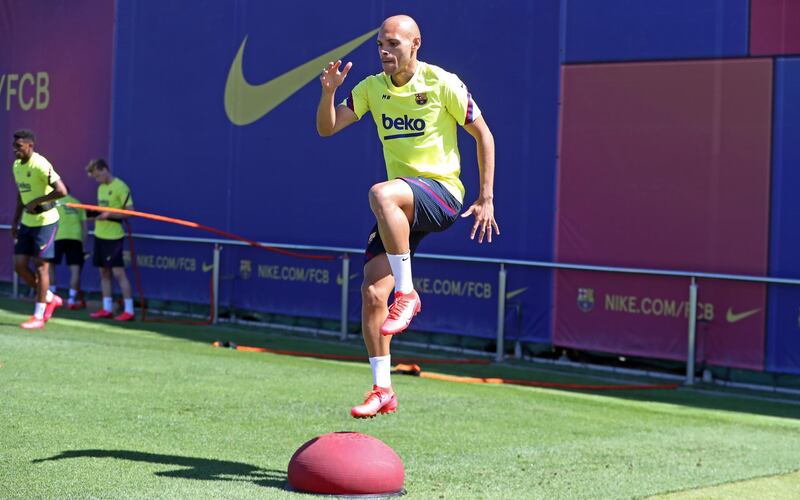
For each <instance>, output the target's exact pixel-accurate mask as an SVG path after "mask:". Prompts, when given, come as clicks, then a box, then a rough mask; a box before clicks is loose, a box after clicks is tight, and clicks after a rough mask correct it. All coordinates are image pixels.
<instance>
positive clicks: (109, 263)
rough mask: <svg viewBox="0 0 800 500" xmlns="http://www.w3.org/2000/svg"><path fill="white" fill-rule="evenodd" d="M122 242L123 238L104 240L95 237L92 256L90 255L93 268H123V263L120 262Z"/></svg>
mask: <svg viewBox="0 0 800 500" xmlns="http://www.w3.org/2000/svg"><path fill="white" fill-rule="evenodd" d="M123 242H124V238H119V239H117V240H104V239H102V238H97V237H95V239H94V255H92V264H93V265H94V267H106V268H110V267H125V262H124V261H123V260H122V243H123Z"/></svg>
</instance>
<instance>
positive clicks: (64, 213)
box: [50, 195, 88, 310]
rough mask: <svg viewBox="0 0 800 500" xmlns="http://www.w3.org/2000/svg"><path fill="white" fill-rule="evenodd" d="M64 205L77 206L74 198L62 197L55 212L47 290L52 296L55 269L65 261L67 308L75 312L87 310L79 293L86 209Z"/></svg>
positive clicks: (85, 233)
mask: <svg viewBox="0 0 800 500" xmlns="http://www.w3.org/2000/svg"><path fill="white" fill-rule="evenodd" d="M67 203H80V200H78V199H77V198H75V197H73V196H71V195H67V196H65V197H63V198H62V199H61V200H60V201H59V203H58V206H57V207H56V209H57V210H58V215H59V221H58V231H57V232H56V244H55V257H54V258H53V260H51V261H50V290H51V291H52V292H53V293H55V282H56V280H55V267H56V266H57V265H58V264H61V261H63V260H64V259H66V261H67V266H68V267H69V297H68V298H67V309H71V310H77V309H83V308H85V307H86V301H85V300H84V299H83V292H82V291H81V270H82V269H83V261H84V255H85V254H84V248H86V236H87V234H88V230H87V228H86V210H82V209H80V208H72V207H68V206H66V204H67Z"/></svg>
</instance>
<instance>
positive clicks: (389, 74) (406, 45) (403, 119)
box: [317, 16, 500, 418]
mask: <svg viewBox="0 0 800 500" xmlns="http://www.w3.org/2000/svg"><path fill="white" fill-rule="evenodd" d="M377 44H378V47H377V48H378V56H379V58H380V60H381V65H382V68H383V72H382V73H378V74H376V75H373V76H369V77H367V78H365V79H364V80H362V81H361V82H360V83H358V84H357V85H356V86H355V87H354V88H353V90H352V91H351V93H350V95H349V97H347V99H346V100H345V101H344V102H342V103H341V104H340V105H339V106H334V102H335V92H336V89H337V88H338V87H340V86H341V85H342V83H343V81H344V79H345V77H346V76H347V73H348V72H349V71H350V68H351V67H352V63H347V64H346V65H344V67H342V66H341V64H342V62H341V61H336V62H335V63H334V62H331V63H329V64H328V65H327V67H326V68H325V69H324V70H323V71H322V75H321V76H320V82H321V84H322V96H321V98H320V102H319V106H318V108H317V132H319V134H320V135H321V136H323V137H327V136H331V135H333V134H336V133H337V132H339V131H340V130H342V129H344V128H345V127H347V126H349V125H351V124H352V123H354V122H356V121H358V120H360V119H361V117H363V116H364V115H365V114H366V113H367V112H371V113H372V118H373V120H374V121H375V124H376V126H377V129H378V135H379V137H380V140H381V142H382V143H383V153H384V158H385V160H386V170H387V174H388V179H389V180H388V181H386V182H380V183H378V184H375V185H374V186H372V188H371V189H370V191H369V204H370V207H371V208H372V212H373V214H374V215H375V218H376V220H377V224H376V226H375V227H374V228H373V230H372V233H371V234H370V236H369V240H368V242H367V249H366V252H365V260H366V263H365V265H364V282H363V284H362V286H361V298H362V312H361V320H362V330H363V332H362V333H363V337H364V343H365V344H366V347H367V352H368V353H369V362H370V365H371V367H372V375H373V388H372V391H371V392H370V393H369V394H368V395H367V397H366V400H365V401H364V403H363V404H361V405H358V406H355V407H353V408H352V410H351V412H350V413H351V415H352V416H353V417H356V418H366V417H372V416H375V415H376V414H378V413H390V412H393V411H395V410H396V409H397V397H396V396H395V394H394V391H393V390H392V386H391V354H390V351H389V344H390V342H391V339H392V335H395V334H398V333H400V332H402V331H403V330H405V329H406V328H407V327H408V325H409V323H410V322H411V319H412V318H413V317H414V315H416V314H417V313H418V312H419V311H420V310H421V302H420V298H419V295H418V294H417V292H416V291H415V290H414V284H413V281H412V277H411V256H412V254H413V253H414V252H415V251H416V248H417V245H419V242H420V241H421V240H422V238H424V237H425V236H426V235H427V234H429V233H431V232H438V231H443V230H445V229H447V228H448V227H450V226H451V225H452V224H453V223H454V222H455V221H456V219H457V218H458V214H459V212H460V211H461V208H462V203H463V200H464V186H463V185H462V183H461V181H460V180H459V174H460V172H461V165H460V156H459V153H458V145H457V128H456V125H461V126H463V127H464V129H465V130H466V131H467V132H468V133H469V134H470V135H471V136H472V137H473V138H474V139H475V141H476V143H477V153H478V168H479V172H480V193H479V196H478V199H477V200H476V201H475V202H474V203H473V204H472V205H471V206H470V207H469V208H468V209H467V210H466V212H464V213H463V214H461V217H467V216H469V215H474V216H475V222H474V224H473V226H472V231H471V233H470V239H474V238H475V235H476V233H477V234H478V242H479V243H482V242H483V239H484V237H485V238H486V239H487V241H489V242H491V241H492V231H494V232H496V234H498V235H499V234H500V229H499V227H498V225H497V222H496V221H495V217H494V204H493V188H494V138H493V137H492V134H491V132H490V131H489V127H488V126H487V125H486V122H485V121H484V119H483V117H482V116H481V112H480V110H479V109H478V106H477V105H476V104H475V101H474V100H473V99H472V96H471V95H470V94H469V92H468V91H467V88H466V86H465V85H464V84H463V83H462V82H461V80H459V78H458V77H457V76H456V75H454V74H452V73H448V72H446V71H444V70H443V69H441V68H439V67H437V66H433V65H431V64H427V63H424V62H422V61H419V60H418V59H417V54H418V52H419V49H420V46H421V44H422V38H421V36H420V32H419V28H418V27H417V23H416V22H415V21H414V20H413V19H412V18H410V17H408V16H393V17H390V18H388V19H386V20H385V21H384V22H383V24H382V25H381V28H380V30H379V32H378V39H377ZM340 69H341V71H340ZM393 290H394V302H393V303H392V305H391V307H388V308H387V303H388V299H389V296H390V294H391V293H392V291H393Z"/></svg>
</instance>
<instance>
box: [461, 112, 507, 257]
mask: <svg viewBox="0 0 800 500" xmlns="http://www.w3.org/2000/svg"><path fill="white" fill-rule="evenodd" d="M464 129H465V130H466V131H467V132H469V135H471V136H472V137H474V138H475V142H476V143H477V149H478V170H479V172H480V183H481V186H480V194H479V195H478V199H477V200H475V201H474V202H473V203H472V205H470V207H469V209H468V210H467V211H466V212H464V213H463V214H461V217H469V216H470V215H474V216H475V224H473V225H472V232H471V233H470V235H469V238H470V239H475V233H478V243H483V238H484V236H485V237H486V239H487V240H488V241H489V243H491V242H492V230H493V229H494V231H495V233H496V234H497V235H498V236H499V235H500V227H499V226H498V225H497V221H495V219H494V137H493V136H492V132H491V131H490V130H489V126H488V125H486V121H485V120H484V119H483V117H482V116H479V117H478V119H477V120H475V121H474V122H472V123H470V124H467V125H464Z"/></svg>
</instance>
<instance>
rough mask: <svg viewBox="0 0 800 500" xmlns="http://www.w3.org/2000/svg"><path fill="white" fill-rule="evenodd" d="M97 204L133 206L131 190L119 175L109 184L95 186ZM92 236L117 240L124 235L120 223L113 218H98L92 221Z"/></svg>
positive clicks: (110, 206)
mask: <svg viewBox="0 0 800 500" xmlns="http://www.w3.org/2000/svg"><path fill="white" fill-rule="evenodd" d="M97 204H98V205H100V206H101V207H109V208H128V207H131V206H133V199H132V198H131V190H130V189H128V185H127V184H125V183H124V182H122V180H121V179H120V178H119V177H114V180H113V181H111V182H110V183H109V184H100V185H99V186H97ZM94 237H95V238H100V239H101V240H118V239H120V238H124V237H125V230H124V229H122V224H121V223H120V222H118V221H115V220H98V221H95V223H94Z"/></svg>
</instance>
